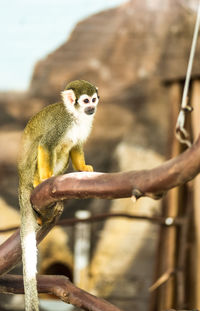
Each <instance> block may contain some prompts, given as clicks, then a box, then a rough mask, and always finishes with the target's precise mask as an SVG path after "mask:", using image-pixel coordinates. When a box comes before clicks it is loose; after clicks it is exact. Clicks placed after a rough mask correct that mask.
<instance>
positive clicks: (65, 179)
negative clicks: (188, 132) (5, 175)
mask: <svg viewBox="0 0 200 311" xmlns="http://www.w3.org/2000/svg"><path fill="white" fill-rule="evenodd" d="M199 172H200V137H199V138H198V140H197V141H196V143H195V144H194V145H193V146H192V147H191V148H189V149H187V150H186V151H185V152H183V153H182V154H181V155H179V156H177V157H175V158H174V159H171V160H169V161H167V162H165V163H164V164H162V165H160V166H158V167H156V168H154V169H151V170H142V171H131V172H122V173H112V174H107V173H95V172H94V173H87V172H79V173H71V174H66V175H62V176H57V177H53V178H50V179H48V180H46V181H45V182H43V183H42V184H40V185H39V186H38V187H36V188H35V189H34V191H33V193H32V196H31V201H32V204H33V206H34V208H35V209H36V210H37V211H38V212H39V213H41V214H45V210H46V206H49V205H50V204H52V203H53V202H56V201H58V200H64V199H72V198H76V199H86V198H104V199H105V198H106V199H117V198H127V197H131V196H132V194H133V191H134V190H139V192H140V193H141V196H151V197H155V196H157V195H160V194H163V193H165V192H166V191H168V190H169V189H171V188H173V187H176V186H179V185H182V184H184V183H186V182H188V181H189V180H191V179H193V178H194V177H195V176H196V175H197V174H198V173H199Z"/></svg>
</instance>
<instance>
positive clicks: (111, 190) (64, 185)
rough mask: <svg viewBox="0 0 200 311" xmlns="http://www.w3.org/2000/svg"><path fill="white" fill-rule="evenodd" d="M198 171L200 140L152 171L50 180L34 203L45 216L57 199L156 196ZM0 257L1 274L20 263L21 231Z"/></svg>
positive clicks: (43, 230)
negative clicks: (134, 194) (134, 195)
mask: <svg viewBox="0 0 200 311" xmlns="http://www.w3.org/2000/svg"><path fill="white" fill-rule="evenodd" d="M199 172H200V137H199V138H198V140H197V141H196V143H195V144H194V145H193V146H192V147H191V148H189V149H187V150H186V151H185V152H183V153H182V154H181V155H179V156H177V157H176V158H174V159H172V160H169V161H167V162H165V163H164V164H162V165H160V166H158V167H156V168H154V169H151V170H143V171H132V172H125V173H114V174H106V173H84V172H82V173H72V174H66V175H63V176H58V177H53V178H50V179H48V180H46V181H45V182H43V183H42V184H40V185H39V186H38V187H36V188H35V189H34V191H33V193H32V196H31V200H32V203H33V205H34V208H36V210H37V211H38V212H39V213H40V214H42V215H43V214H44V215H46V214H48V213H49V210H50V208H49V205H50V204H53V203H54V202H56V201H58V200H64V199H71V198H89V197H90V198H92V197H93V198H94V197H95V198H107V199H114V198H125V197H131V196H132V194H133V192H134V193H137V194H138V193H139V194H140V195H150V196H153V195H155V196H156V195H158V194H161V193H164V192H166V191H168V190H169V189H171V188H173V187H176V186H179V185H182V184H184V183H186V182H188V181H189V180H191V179H192V178H194V177H195V176H196V175H197V174H198V173H199ZM56 221H57V218H56V217H55V218H54V219H53V220H52V222H51V223H48V224H47V225H46V226H43V227H42V228H41V230H40V231H39V233H38V240H41V239H42V238H43V237H44V236H45V235H46V234H47V233H48V232H49V230H50V229H51V228H52V226H54V225H55V223H56ZM0 258H1V260H0V275H1V274H3V273H6V272H7V271H9V270H10V269H11V268H12V267H14V266H15V265H16V264H17V263H18V262H19V261H20V259H21V246H20V238H19V231H17V232H16V233H14V234H13V235H12V236H11V237H10V238H9V239H8V240H7V241H6V242H5V243H3V244H2V245H0Z"/></svg>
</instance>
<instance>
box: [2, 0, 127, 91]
mask: <svg viewBox="0 0 200 311" xmlns="http://www.w3.org/2000/svg"><path fill="white" fill-rule="evenodd" d="M124 2H125V0H9V1H8V0H0V41H1V45H0V46H1V48H0V91H8V90H17V91H23V90H26V89H27V88H28V86H29V83H30V79H31V75H32V72H33V68H34V65H35V63H36V62H37V61H38V60H39V59H41V58H44V57H45V56H46V55H47V54H48V53H50V52H52V51H53V50H55V49H56V48H57V47H58V46H60V45H61V44H62V43H63V42H65V41H66V39H67V38H68V36H69V34H70V32H71V31H72V30H73V28H74V26H75V25H76V23H77V22H78V21H80V20H82V19H84V18H86V17H87V16H89V15H91V14H94V13H97V12H99V11H102V10H105V9H108V8H112V7H115V6H118V5H119V4H121V3H124Z"/></svg>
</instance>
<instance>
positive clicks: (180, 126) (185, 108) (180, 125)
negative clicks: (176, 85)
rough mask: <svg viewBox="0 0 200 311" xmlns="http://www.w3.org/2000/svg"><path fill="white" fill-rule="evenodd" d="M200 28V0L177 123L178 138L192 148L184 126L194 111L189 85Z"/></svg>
mask: <svg viewBox="0 0 200 311" xmlns="http://www.w3.org/2000/svg"><path fill="white" fill-rule="evenodd" d="M199 27H200V0H199V6H198V11H197V18H196V24H195V28H194V34H193V39H192V46H191V50H190V57H189V61H188V67H187V73H186V79H185V84H184V89H183V96H182V102H181V110H180V112H179V115H178V119H177V123H176V137H177V139H178V140H179V141H180V142H181V143H183V144H186V145H187V146H188V147H191V142H190V141H189V139H188V136H189V135H188V132H187V131H186V129H185V128H184V126H185V118H186V113H187V112H191V111H192V107H191V106H189V105H188V90H189V83H190V79H191V72H192V65H193V61H194V54H195V50H196V45H197V39H198V33H199Z"/></svg>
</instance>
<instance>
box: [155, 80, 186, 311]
mask: <svg viewBox="0 0 200 311" xmlns="http://www.w3.org/2000/svg"><path fill="white" fill-rule="evenodd" d="M181 93H182V86H181V83H179V82H174V83H172V84H171V85H170V87H169V102H170V104H171V107H170V110H171V115H170V129H169V130H170V136H169V144H170V146H171V148H170V152H169V156H170V157H175V156H177V155H178V154H179V153H180V150H181V147H180V143H179V142H178V141H177V139H176V137H175V124H176V120H177V116H178V113H179V108H180V102H181ZM178 202H179V190H178V189H177V188H175V189H173V190H171V191H170V192H169V193H168V196H167V199H166V204H165V211H164V216H166V217H176V216H177V215H178V208H179V205H178ZM176 238H177V228H176V227H175V226H172V227H162V228H161V231H160V243H159V244H160V250H159V253H158V269H157V271H158V275H157V277H159V276H161V275H162V274H163V273H166V272H168V271H173V270H174V269H175V266H176ZM174 293H175V280H174V277H173V276H172V277H170V278H169V280H168V281H167V282H166V283H165V284H163V285H161V286H160V288H159V289H158V290H157V295H156V299H155V297H154V306H153V305H152V307H151V310H154V311H155V310H158V311H160V310H167V309H171V308H172V307H173V300H174ZM155 301H156V303H155Z"/></svg>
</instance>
